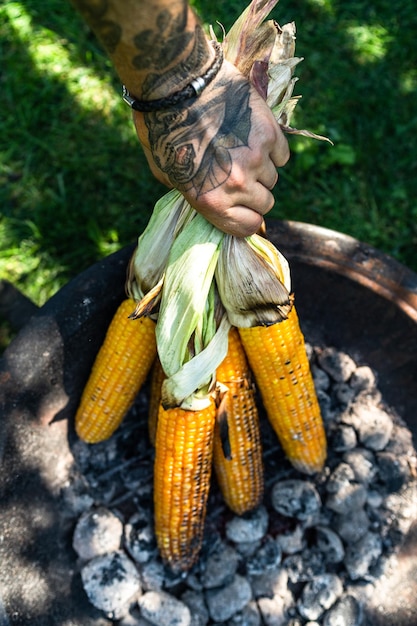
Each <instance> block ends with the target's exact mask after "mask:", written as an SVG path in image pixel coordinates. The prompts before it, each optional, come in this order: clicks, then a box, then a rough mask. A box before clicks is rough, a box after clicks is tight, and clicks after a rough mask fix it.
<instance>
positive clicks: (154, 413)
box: [148, 357, 166, 445]
mask: <svg viewBox="0 0 417 626" xmlns="http://www.w3.org/2000/svg"><path fill="white" fill-rule="evenodd" d="M165 378H166V376H165V372H164V370H163V369H162V365H161V361H160V360H159V358H158V357H156V359H155V362H154V364H153V367H152V376H151V388H150V398H149V411H148V432H149V439H150V440H151V443H152V445H155V439H156V426H157V424H158V412H159V405H160V403H161V389H162V383H163V382H164V380H165Z"/></svg>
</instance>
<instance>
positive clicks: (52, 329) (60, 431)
mask: <svg viewBox="0 0 417 626" xmlns="http://www.w3.org/2000/svg"><path fill="white" fill-rule="evenodd" d="M268 232H269V235H270V237H271V238H272V240H273V241H274V243H275V244H276V245H277V246H278V247H279V248H280V249H281V251H282V252H283V253H284V254H285V255H286V256H287V258H288V259H289V261H290V264H291V268H292V275H293V284H294V291H295V293H296V302H297V309H298V311H299V315H300V318H301V321H302V326H303V330H304V332H305V335H306V338H307V340H308V341H309V343H310V344H311V345H314V346H318V347H320V346H322V347H328V346H331V347H332V348H333V349H335V350H336V351H340V352H342V353H343V354H347V355H349V356H350V358H351V359H353V360H354V361H355V363H356V364H357V365H366V366H369V367H370V368H371V369H372V370H373V371H374V372H376V374H377V387H378V390H379V391H380V393H381V395H382V397H383V399H384V402H385V403H386V404H387V406H389V407H390V409H391V410H392V411H393V413H395V414H396V415H398V417H399V419H400V420H403V423H404V424H405V425H406V426H407V427H408V429H409V430H410V431H411V433H412V435H413V438H414V446H416V440H417V394H416V393H415V385H416V382H417V355H416V353H415V345H416V340H417V276H416V275H415V274H414V273H413V272H411V271H409V270H407V269H406V268H404V267H403V266H401V265H400V264H398V263H396V262H395V261H393V260H392V259H389V258H387V257H386V256H384V255H383V254H381V253H379V252H378V251H376V250H374V249H372V248H370V247H369V246H366V245H364V244H361V243H359V242H357V241H356V240H354V239H352V238H349V237H346V236H344V235H341V234H339V233H335V232H333V231H328V230H325V229H321V228H317V227H314V226H310V225H306V224H300V223H291V222H271V223H270V224H269V227H268ZM131 252H132V248H126V249H124V250H122V251H121V252H119V253H117V254H115V255H112V256H111V257H108V258H107V259H105V260H104V261H103V262H100V263H98V264H96V265H94V266H93V267H91V268H90V269H89V270H87V271H86V272H84V273H83V274H81V275H80V276H79V277H77V278H76V279H75V280H73V281H72V282H71V283H69V284H68V285H67V286H66V287H65V288H64V289H62V290H61V291H60V292H59V293H58V294H57V295H56V296H55V297H54V298H52V299H51V300H50V301H49V302H48V303H47V304H46V305H45V306H44V307H43V308H42V309H41V310H40V311H39V313H38V314H36V315H35V316H34V317H33V318H32V319H31V321H30V322H29V323H28V324H27V325H26V326H25V327H24V329H23V330H22V331H21V333H20V334H19V335H18V337H17V338H16V339H15V340H14V342H13V343H12V345H11V346H10V347H9V349H8V350H7V351H6V353H5V355H4V358H3V359H2V362H1V369H0V380H1V381H2V385H1V398H0V399H1V407H2V416H3V420H2V430H1V450H2V454H3V467H2V474H1V484H2V497H1V513H2V533H1V534H2V537H1V543H0V546H1V548H0V549H1V568H2V572H1V577H0V581H1V582H0V589H1V593H2V596H3V605H1V604H0V624H1V625H2V626H3V625H4V626H6V625H7V624H31V625H35V626H36V625H37V624H39V626H40V625H42V626H49V624H50V625H51V626H52V625H53V626H59V625H61V624H62V626H64V625H65V626H69V625H70V624H74V625H75V624H77V626H84V625H86V626H90V625H98V626H101V624H103V625H104V624H111V623H112V620H111V619H109V618H108V617H106V616H103V613H102V612H101V611H98V610H97V609H95V608H94V607H93V606H92V604H91V603H90V602H89V601H88V599H87V596H86V594H85V592H84V590H83V588H82V583H81V576H80V573H79V569H80V567H81V564H80V562H79V561H78V560H77V555H76V553H75V552H74V551H73V548H72V539H73V530H74V526H75V523H76V521H77V520H78V519H79V517H80V515H81V514H82V513H83V512H85V511H87V510H88V508H89V507H90V506H91V504H93V503H94V498H92V501H91V495H88V490H84V489H83V486H82V485H80V486H79V490H78V492H77V490H76V489H75V488H74V485H75V483H76V482H77V481H80V480H81V481H82V475H81V477H80V473H79V470H78V471H76V470H75V468H74V454H75V456H76V457H78V458H77V462H78V463H80V455H81V457H82V454H83V452H82V451H80V449H79V448H78V449H77V443H76V441H75V438H74V436H73V432H72V421H71V420H72V417H73V414H74V411H75V407H76V405H77V403H78V400H79V397H80V394H81V391H82V387H83V384H84V382H85V380H86V377H87V375H88V372H89V369H90V366H91V364H92V361H93V359H94V356H95V354H96V352H97V350H98V348H99V346H100V344H101V341H102V338H103V336H104V333H105V330H106V328H107V326H108V323H109V321H110V319H111V317H112V314H113V312H114V311H115V309H116V306H117V304H118V302H119V301H120V299H121V297H122V295H123V286H124V277H125V268H126V264H127V261H128V259H129V257H130V254H131ZM141 402H144V400H143V399H142V400H141V399H139V406H138V408H136V410H137V411H138V412H139V413H140V410H141V407H140V403H141ZM267 446H268V441H266V443H265V448H266V453H267ZM148 461H149V462H148V465H146V464H145V465H146V468H145V469H146V470H147V471H148V474H149V480H150V479H151V471H152V466H151V463H150V459H148ZM81 464H82V458H81ZM128 467H129V466H127V468H128ZM101 471H102V472H103V471H105V470H103V468H102V469H101ZM109 471H110V472H111V468H110V470H109ZM111 476H112V475H111V473H110V475H109V476H108V479H109V481H108V483H107V487H108V485H109V484H111ZM281 478H283V476H281ZM130 479H131V483H132V485H133V483H134V476H133V473H132V475H131V476H130ZM107 487H106V488H107ZM93 494H94V497H96V499H97V498H98V496H97V492H95V491H94V490H93ZM106 497H107V500H106V501H107V502H110V503H113V504H114V502H115V501H116V500H115V499H114V498H113V500H112V497H111V494H109V493H107V495H106ZM276 497H278V496H276ZM88 498H90V501H89V500H88ZM104 499H105V498H104ZM214 503H216V499H215V497H214ZM119 505H121V502H119ZM219 506H220V505H219ZM284 517H285V516H284ZM415 519H416V520H417V513H416V515H415ZM215 520H216V515H214V514H212V515H211V517H210V516H209V523H210V524H211V525H212V526H215ZM223 521H225V520H224V519H223ZM218 530H219V531H221V530H222V529H221V528H219V529H218ZM287 530H288V529H287ZM326 537H327V539H326ZM326 540H328V535H326V530H324V531H323V537H322V541H326ZM416 550H417V541H416V531H415V527H414V526H413V525H411V527H410V529H409V532H408V533H407V537H406V541H405V543H404V545H403V547H402V550H401V552H400V554H399V556H398V563H399V567H398V568H397V571H396V572H395V576H394V574H393V575H392V576H391V577H389V576H388V577H387V576H386V575H385V579H386V580H385V579H384V581H382V580H379V581H377V585H376V593H375V597H377V598H378V600H377V602H376V603H374V605H370V606H369V607H366V608H365V613H366V615H364V620H365V621H364V622H363V623H366V624H370V625H372V626H377V625H381V626H388V625H391V624H392V625H394V624H395V626H403V625H404V626H405V625H406V624H407V625H408V626H412V625H413V624H414V623H417V603H416V600H415V596H416V593H415V591H416V589H415V588H414V582H413V581H414V580H415V579H416V573H415V572H414V574H413V567H414V569H416V568H415V565H413V557H415V553H416ZM252 557H253V555H252ZM267 557H268V554H266V556H265V558H266V560H267V561H268V559H267ZM248 558H249V557H248ZM253 560H254V559H253V558H252V561H253ZM255 560H256V559H255ZM251 567H254V565H253V564H252V566H251ZM332 580H333V579H328V580H327V579H325V586H326V587H327V588H329V587H330V586H331V581H332ZM294 584H296V583H294ZM323 584H324V583H323ZM383 584H385V588H384V587H383ZM1 586H3V587H1ZM244 586H245V585H244V583H242V585H241V587H240V591H242V588H244ZM174 587H175V585H174V584H173V588H174ZM384 589H386V592H384ZM182 592H184V590H182ZM236 619H237V618H236ZM246 619H247V620H249V617H247V616H246ZM254 619H255V618H254ZM263 619H264V623H267V619H268V617H267V609H265V614H264V615H263ZM270 619H271V620H272V618H270ZM296 619H298V618H297V617H296V616H295V615H294V618H293V624H304V623H306V621H307V618H304V621H299V622H297V621H296ZM265 620H266V621H265ZM366 620H368V621H366ZM216 621H217V622H219V620H218V619H217V620H216ZM231 623H238V622H237V621H235V622H231ZM240 623H243V622H240ZM245 623H248V624H249V623H256V622H249V621H247V622H245ZM269 623H270V624H272V623H273V622H272V621H270V622H269ZM276 623H278V622H276ZM282 623H283V624H287V623H290V622H289V621H288V620H287V622H282ZM335 623H336V622H335ZM339 623H341V624H342V623H346V624H348V623H350V622H346V621H345V622H339ZM268 626H269V624H268Z"/></svg>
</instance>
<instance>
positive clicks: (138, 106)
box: [123, 41, 223, 113]
mask: <svg viewBox="0 0 417 626" xmlns="http://www.w3.org/2000/svg"><path fill="white" fill-rule="evenodd" d="M211 49H212V54H211V55H210V56H211V59H210V62H209V65H208V66H207V67H206V69H205V70H204V72H203V73H202V74H197V75H196V74H194V78H192V79H191V80H190V81H189V82H188V83H187V84H186V85H185V86H184V87H183V88H181V89H176V90H175V91H174V92H171V93H169V94H168V95H166V96H162V97H159V98H149V99H148V98H144V99H138V98H135V96H132V95H131V94H130V93H129V91H128V89H127V88H126V86H123V99H124V101H125V102H126V103H127V104H128V105H129V106H130V107H132V109H134V110H135V111H139V112H142V113H146V112H151V111H161V110H165V109H170V108H172V107H174V106H176V105H178V104H182V103H186V102H188V101H192V100H193V99H195V98H197V97H198V96H199V95H200V94H201V93H202V92H203V91H204V89H205V88H206V87H207V85H209V84H210V83H211V81H212V80H213V79H214V78H215V77H216V76H217V74H218V72H219V70H220V68H221V66H222V63H223V51H222V47H221V45H220V44H219V43H217V42H216V41H212V42H211Z"/></svg>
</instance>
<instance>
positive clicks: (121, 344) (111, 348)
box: [75, 299, 156, 443]
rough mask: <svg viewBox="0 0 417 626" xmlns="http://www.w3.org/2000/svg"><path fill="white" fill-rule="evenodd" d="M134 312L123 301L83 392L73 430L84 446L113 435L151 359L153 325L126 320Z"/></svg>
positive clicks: (153, 352)
mask: <svg viewBox="0 0 417 626" xmlns="http://www.w3.org/2000/svg"><path fill="white" fill-rule="evenodd" d="M134 308H135V303H134V302H133V300H130V299H126V300H124V301H123V302H122V304H121V305H120V306H119V308H118V309H117V311H116V313H115V315H114V317H113V319H112V321H111V324H110V326H109V328H108V330H107V334H106V337H105V339H104V342H103V344H102V346H101V348H100V351H99V353H98V355H97V357H96V360H95V362H94V365H93V368H92V371H91V374H90V377H89V380H88V382H87V385H86V387H85V389H84V392H83V395H82V398H81V402H80V405H79V407H78V410H77V414H76V416H75V429H76V431H77V434H78V436H79V437H80V439H82V440H83V441H86V442H87V443H98V442H99V441H104V440H105V439H108V438H109V437H110V436H111V435H112V434H113V433H114V431H115V430H116V429H117V428H118V426H119V425H120V423H121V422H122V420H123V417H124V415H125V413H126V412H127V410H128V409H129V407H130V406H131V404H132V403H133V400H134V399H135V396H136V394H137V393H138V391H139V389H140V388H141V386H142V385H143V383H144V381H145V379H146V376H147V374H148V372H149V370H150V368H151V365H152V362H153V361H154V359H155V355H156V340H155V322H153V321H152V320H151V319H150V318H147V317H143V318H140V319H138V320H130V319H129V314H130V313H132V311H133V309H134Z"/></svg>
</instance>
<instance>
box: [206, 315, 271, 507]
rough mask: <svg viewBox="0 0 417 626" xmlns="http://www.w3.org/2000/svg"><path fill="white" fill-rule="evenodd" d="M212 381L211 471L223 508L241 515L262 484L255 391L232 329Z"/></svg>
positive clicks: (257, 496) (258, 498)
mask: <svg viewBox="0 0 417 626" xmlns="http://www.w3.org/2000/svg"><path fill="white" fill-rule="evenodd" d="M216 379H217V382H218V383H220V390H219V393H220V396H221V401H220V403H219V407H218V415H217V420H216V427H215V431H214V454H213V459H214V469H215V472H216V476H217V481H218V483H219V487H220V489H221V492H222V494H223V497H224V500H225V502H226V504H227V505H228V507H229V508H230V509H231V510H232V511H234V512H235V513H236V514H237V515H242V514H243V513H245V512H247V511H250V510H251V509H253V508H255V507H256V506H258V505H259V504H260V502H261V500H262V496H263V488H264V481H263V464H262V445H261V437H260V430H259V416H258V410H257V407H256V401H255V389H254V386H253V384H252V381H251V373H250V370H249V364H248V362H247V359H246V355H245V352H244V349H243V346H242V343H241V340H240V338H239V333H238V331H237V329H236V328H234V327H233V328H231V329H230V331H229V345H228V353H227V356H226V358H225V359H224V360H223V362H222V363H221V364H220V366H219V367H218V368H217V372H216Z"/></svg>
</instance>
